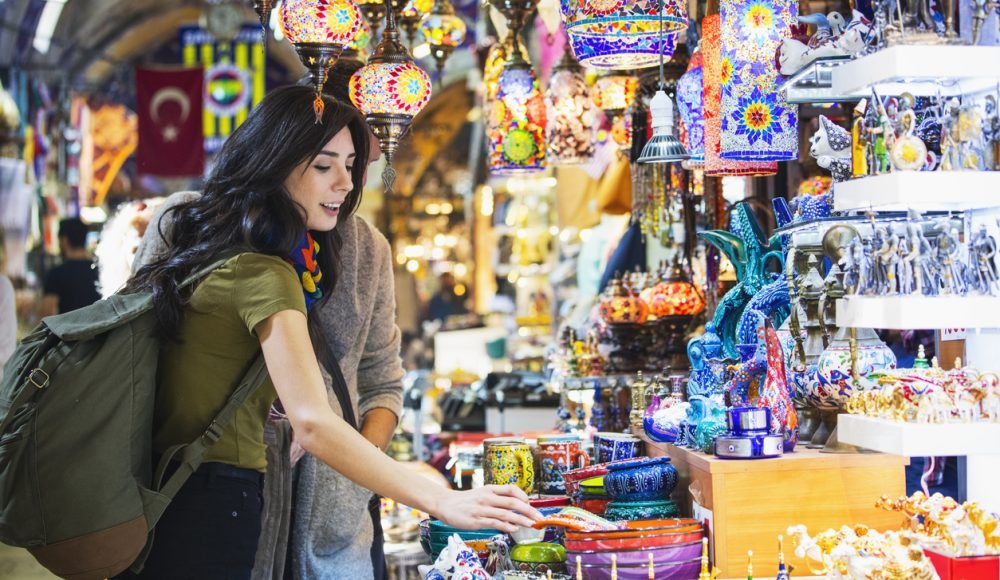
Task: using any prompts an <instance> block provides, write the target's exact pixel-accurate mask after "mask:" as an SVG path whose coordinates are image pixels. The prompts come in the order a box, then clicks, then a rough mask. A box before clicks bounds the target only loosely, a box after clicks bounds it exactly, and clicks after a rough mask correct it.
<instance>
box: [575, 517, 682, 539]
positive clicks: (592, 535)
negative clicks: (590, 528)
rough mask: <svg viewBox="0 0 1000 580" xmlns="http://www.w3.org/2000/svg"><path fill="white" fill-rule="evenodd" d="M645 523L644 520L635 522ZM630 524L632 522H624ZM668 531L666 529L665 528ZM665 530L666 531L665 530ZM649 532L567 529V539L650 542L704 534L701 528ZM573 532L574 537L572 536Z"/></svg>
mask: <svg viewBox="0 0 1000 580" xmlns="http://www.w3.org/2000/svg"><path fill="white" fill-rule="evenodd" d="M633 521H640V522H641V521H643V520H633ZM622 523H630V522H622ZM665 529H666V528H665ZM665 529H664V530H665ZM664 530H649V531H644V532H635V531H634V530H619V531H617V532H578V531H575V530H570V529H569V528H567V529H566V539H567V540H568V541H573V542H605V541H609V540H648V539H651V538H667V537H671V536H685V535H687V534H700V533H702V529H701V527H695V526H691V527H686V528H675V529H672V530H670V531H664ZM571 532H572V536H571V535H570V534H571Z"/></svg>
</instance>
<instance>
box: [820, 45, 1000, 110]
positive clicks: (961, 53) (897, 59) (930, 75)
mask: <svg viewBox="0 0 1000 580" xmlns="http://www.w3.org/2000/svg"><path fill="white" fill-rule="evenodd" d="M997 79H1000V47H994V46H951V45H900V46H891V47H889V48H886V49H883V50H880V51H878V52H874V53H872V54H869V55H866V56H863V57H861V58H857V59H854V60H852V61H848V62H846V63H844V64H842V65H840V66H838V67H837V68H835V69H834V70H833V71H832V93H833V94H835V95H841V96H842V97H843V100H845V101H851V100H859V99H867V98H869V97H871V94H872V89H875V92H876V93H878V95H879V96H880V97H886V96H890V95H899V94H901V93H911V94H914V95H927V96H933V95H937V94H938V93H940V94H942V95H971V94H977V93H985V92H996V90H997Z"/></svg>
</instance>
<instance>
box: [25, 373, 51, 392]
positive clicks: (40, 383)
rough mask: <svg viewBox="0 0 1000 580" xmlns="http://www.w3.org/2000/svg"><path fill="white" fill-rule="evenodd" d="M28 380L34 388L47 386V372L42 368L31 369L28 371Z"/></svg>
mask: <svg viewBox="0 0 1000 580" xmlns="http://www.w3.org/2000/svg"><path fill="white" fill-rule="evenodd" d="M28 382H29V383H31V384H32V385H34V386H35V388H36V389H39V390H41V389H44V388H45V387H47V386H49V373H47V372H45V371H43V370H42V369H31V372H30V373H28Z"/></svg>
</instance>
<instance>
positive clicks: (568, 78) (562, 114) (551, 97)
mask: <svg viewBox="0 0 1000 580" xmlns="http://www.w3.org/2000/svg"><path fill="white" fill-rule="evenodd" d="M568 50H569V49H568V48H567V51H568ZM574 64H575V63H574ZM545 102H546V105H547V107H548V119H547V120H548V124H547V128H546V134H545V143H546V146H547V148H548V151H547V155H548V159H549V163H551V164H552V165H556V166H558V165H575V164H579V163H584V162H586V161H589V160H590V159H591V158H592V157H593V156H594V126H595V119H594V116H595V115H594V105H593V103H592V102H591V100H590V95H589V94H588V91H587V81H586V79H585V78H584V76H583V70H582V68H581V67H580V66H579V65H575V66H573V64H569V65H565V66H564V65H563V64H560V65H559V66H558V67H556V69H555V70H554V72H553V73H552V78H551V79H550V80H549V89H548V90H547V91H546V92H545Z"/></svg>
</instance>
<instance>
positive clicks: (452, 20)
mask: <svg viewBox="0 0 1000 580" xmlns="http://www.w3.org/2000/svg"><path fill="white" fill-rule="evenodd" d="M466 31H467V30H466V26H465V21H464V20H462V19H461V18H459V17H458V16H456V15H455V7H454V6H452V5H451V2H450V1H449V0H434V5H433V7H432V8H431V11H430V12H429V13H428V14H427V15H426V16H424V18H423V20H422V21H421V22H420V37H421V39H423V41H424V42H426V43H427V44H428V46H430V48H431V56H433V57H434V62H436V63H437V69H438V81H439V82H440V80H441V77H442V75H443V73H444V63H445V62H446V61H447V60H448V57H449V56H451V53H453V52H455V49H456V48H458V46H459V45H460V44H462V42H464V41H465V34H466Z"/></svg>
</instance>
